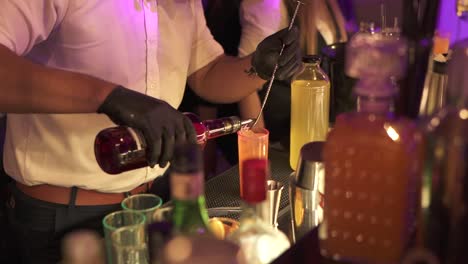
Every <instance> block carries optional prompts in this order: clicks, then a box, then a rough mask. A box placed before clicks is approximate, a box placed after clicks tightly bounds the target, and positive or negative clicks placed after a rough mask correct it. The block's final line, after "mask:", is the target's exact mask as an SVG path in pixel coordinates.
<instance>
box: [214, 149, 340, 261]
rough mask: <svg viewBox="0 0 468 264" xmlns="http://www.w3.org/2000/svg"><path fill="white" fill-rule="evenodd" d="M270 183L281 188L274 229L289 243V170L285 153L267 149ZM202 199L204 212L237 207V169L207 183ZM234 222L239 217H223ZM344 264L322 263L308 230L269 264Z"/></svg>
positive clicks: (314, 241) (287, 157) (238, 197)
mask: <svg viewBox="0 0 468 264" xmlns="http://www.w3.org/2000/svg"><path fill="white" fill-rule="evenodd" d="M268 151H269V152H268V159H269V160H270V168H271V179H272V180H276V181H279V182H281V183H283V184H284V189H283V192H282V195H281V203H280V209H279V213H278V228H279V229H280V230H281V231H283V232H284V233H285V234H286V235H288V237H289V238H290V239H291V215H290V208H289V177H290V175H291V173H292V169H291V167H290V166H289V152H287V151H284V150H279V149H276V148H272V147H270V149H269V150H268ZM205 197H206V204H207V207H208V208H217V207H237V206H239V205H240V202H241V199H240V194H239V167H238V166H234V167H232V168H230V169H228V170H226V171H224V172H223V173H221V174H219V175H217V176H215V177H213V178H211V179H209V180H208V181H207V182H206V184H205ZM226 216H228V217H230V218H235V219H238V217H239V214H235V213H233V214H226ZM286 263H288V264H290V263H295V264H301V263H316V264H319V263H321V264H346V263H345V262H341V261H340V262H336V261H333V260H328V259H323V258H322V257H321V256H320V252H319V246H318V236H317V229H313V230H311V231H310V232H309V233H308V234H307V235H305V236H304V237H303V238H302V239H300V240H299V241H297V242H296V243H295V244H292V245H291V248H290V249H289V250H287V251H286V252H284V253H283V254H282V255H281V256H279V257H278V258H277V259H276V260H275V261H273V262H272V264H286Z"/></svg>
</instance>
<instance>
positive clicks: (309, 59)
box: [302, 55, 322, 63]
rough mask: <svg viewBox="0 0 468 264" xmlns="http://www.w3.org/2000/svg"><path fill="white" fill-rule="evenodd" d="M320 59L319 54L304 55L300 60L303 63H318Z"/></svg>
mask: <svg viewBox="0 0 468 264" xmlns="http://www.w3.org/2000/svg"><path fill="white" fill-rule="evenodd" d="M321 60H322V58H321V57H320V55H305V56H304V57H302V62H304V63H320V61H321Z"/></svg>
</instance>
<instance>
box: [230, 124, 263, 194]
mask: <svg viewBox="0 0 468 264" xmlns="http://www.w3.org/2000/svg"><path fill="white" fill-rule="evenodd" d="M268 135H269V131H268V130H267V129H265V128H260V129H255V130H251V129H250V130H247V129H241V130H239V131H238V132H237V145H238V148H239V175H240V178H239V181H240V186H241V188H240V197H241V198H242V197H243V190H242V182H243V179H244V177H243V173H242V163H243V162H244V160H247V159H255V158H259V159H268Z"/></svg>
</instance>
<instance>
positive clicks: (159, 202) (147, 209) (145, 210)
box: [120, 193, 163, 213]
mask: <svg viewBox="0 0 468 264" xmlns="http://www.w3.org/2000/svg"><path fill="white" fill-rule="evenodd" d="M138 197H152V198H156V200H157V202H156V205H155V206H153V207H150V208H146V209H134V208H130V207H128V206H127V205H126V204H125V202H128V201H129V200H131V199H135V198H138ZM162 203H163V200H162V198H161V197H159V196H158V195H156V194H151V193H140V194H134V195H131V196H129V197H127V198H125V199H123V201H122V202H121V203H120V206H121V207H122V208H123V209H124V211H134V212H142V213H143V212H144V213H147V212H150V211H152V210H155V209H158V208H160V207H161V205H162Z"/></svg>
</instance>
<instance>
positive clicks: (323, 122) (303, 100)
mask: <svg viewBox="0 0 468 264" xmlns="http://www.w3.org/2000/svg"><path fill="white" fill-rule="evenodd" d="M303 62H304V67H303V70H302V71H301V72H300V73H298V74H297V75H296V76H294V77H293V79H292V82H291V145H290V152H289V164H290V166H291V168H292V169H293V170H295V169H296V166H297V161H298V158H299V152H300V150H301V148H302V146H303V145H304V144H305V143H308V142H311V141H325V138H326V136H327V132H328V124H329V112H330V80H329V79H328V76H327V75H326V74H325V72H324V71H323V70H322V69H321V68H320V57H319V56H313V55H309V56H305V57H304V58H303Z"/></svg>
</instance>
